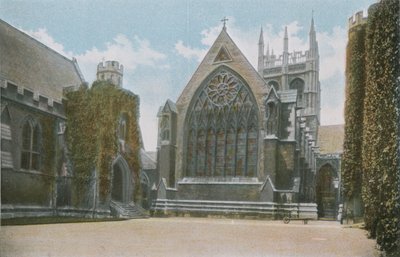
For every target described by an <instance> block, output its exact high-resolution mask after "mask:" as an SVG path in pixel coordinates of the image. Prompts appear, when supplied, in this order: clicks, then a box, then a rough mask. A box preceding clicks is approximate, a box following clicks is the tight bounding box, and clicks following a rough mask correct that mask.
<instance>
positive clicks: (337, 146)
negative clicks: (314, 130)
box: [318, 124, 344, 154]
mask: <svg viewBox="0 0 400 257" xmlns="http://www.w3.org/2000/svg"><path fill="white" fill-rule="evenodd" d="M343 140H344V125H343V124H341V125H328V126H320V127H319V130H318V145H319V147H320V149H319V151H320V153H321V154H341V153H343Z"/></svg>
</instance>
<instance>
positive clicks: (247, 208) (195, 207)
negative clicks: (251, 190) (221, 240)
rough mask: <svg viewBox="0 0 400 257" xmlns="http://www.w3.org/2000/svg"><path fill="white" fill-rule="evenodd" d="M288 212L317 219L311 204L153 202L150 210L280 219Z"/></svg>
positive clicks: (168, 213) (162, 213) (165, 213)
mask: <svg viewBox="0 0 400 257" xmlns="http://www.w3.org/2000/svg"><path fill="white" fill-rule="evenodd" d="M289 213H291V216H292V217H293V218H307V219H317V217H318V216H317V205H316V204H315V203H299V204H297V203H296V204H293V203H292V204H278V203H273V202H247V201H207V200H169V199H157V200H156V201H155V202H154V203H153V206H152V208H151V214H152V215H153V216H194V217H215V216H219V217H228V218H257V219H259V218H262V219H282V218H283V217H284V216H287V215H289Z"/></svg>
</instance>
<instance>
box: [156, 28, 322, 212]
mask: <svg viewBox="0 0 400 257" xmlns="http://www.w3.org/2000/svg"><path fill="white" fill-rule="evenodd" d="M288 40H289V39H288V35H287V30H285V37H284V40H283V44H284V47H283V53H282V55H280V56H275V55H274V54H273V53H272V54H270V53H269V49H268V50H267V51H266V52H264V38H263V32H262V31H261V34H260V40H259V57H258V68H257V70H256V69H255V68H253V66H252V65H251V64H250V63H249V61H248V60H247V59H246V57H245V56H244V55H243V54H242V52H241V51H240V49H239V48H238V47H237V46H236V44H235V43H234V42H233V40H232V39H231V38H230V36H229V34H228V32H227V29H226V27H225V26H224V28H223V29H222V31H221V33H220V34H219V36H218V38H217V39H216V40H215V42H214V44H213V45H212V46H211V48H210V50H209V51H208V53H207V54H206V56H205V57H204V59H203V60H202V62H201V63H200V65H199V67H198V68H197V70H196V72H195V73H194V75H193V76H192V78H191V79H190V81H189V82H188V84H187V85H186V87H185V88H184V90H183V92H182V93H181V95H180V97H179V98H178V100H177V102H176V103H174V102H172V101H171V100H167V101H166V103H165V105H164V106H162V107H161V108H160V111H159V113H158V118H159V135H158V169H159V173H160V177H161V181H160V184H159V186H158V195H157V200H156V201H155V202H154V205H153V211H154V212H155V213H156V214H179V213H187V212H188V213H192V214H196V215H198V214H206V215H208V214H221V213H224V214H227V213H230V214H233V215H245V216H246V215H256V216H268V217H273V215H275V214H276V213H277V211H278V210H279V209H282V208H283V209H285V208H286V209H288V208H289V209H290V208H291V209H293V208H295V209H296V208H297V209H296V210H297V211H298V213H299V214H300V216H303V217H312V218H315V217H316V204H314V203H313V202H315V187H314V184H315V183H314V177H315V169H314V168H313V167H315V157H316V155H317V149H316V148H317V147H316V145H317V135H318V126H319V116H320V113H319V110H320V84H319V78H318V73H319V55H318V43H317V41H316V33H315V29H314V22H313V21H312V23H311V28H310V35H309V40H310V44H309V49H308V50H307V51H305V52H292V53H289V49H288Z"/></svg>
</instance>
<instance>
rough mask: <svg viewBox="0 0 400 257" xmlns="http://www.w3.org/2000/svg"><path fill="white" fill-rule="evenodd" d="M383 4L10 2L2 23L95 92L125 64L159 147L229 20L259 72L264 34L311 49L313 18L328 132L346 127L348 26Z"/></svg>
mask: <svg viewBox="0 0 400 257" xmlns="http://www.w3.org/2000/svg"><path fill="white" fill-rule="evenodd" d="M375 2H376V0H202V1H194V0H131V1H128V0H92V1H87V0H81V1H76V0H74V1H71V0H64V1H56V0H1V1H0V19H2V20H4V21H6V22H7V23H9V24H10V25H12V26H14V27H16V28H18V29H20V30H23V31H24V32H26V33H27V34H29V35H31V36H32V37H34V38H36V39H37V40H39V41H41V42H42V43H44V44H45V45H47V46H49V47H50V48H52V49H54V50H56V51H57V52H59V53H61V54H63V55H65V56H66V57H68V58H72V57H75V58H76V59H77V61H78V64H79V67H80V69H81V71H82V73H83V76H84V77H85V80H86V81H87V82H88V83H89V84H91V83H92V82H93V81H94V79H95V77H96V68H97V64H98V63H99V62H101V61H102V60H116V61H119V62H120V63H121V64H122V65H124V80H123V87H124V88H126V89H129V90H131V91H132V92H134V93H135V94H138V95H139V97H140V126H141V131H142V135H143V141H144V146H145V149H146V150H147V151H154V150H155V149H156V145H157V111H158V108H159V106H161V105H164V104H165V102H166V100H167V99H171V100H172V101H174V102H175V101H176V100H177V99H178V97H179V95H180V93H181V92H182V91H183V89H184V87H185V86H186V84H187V82H188V81H189V79H190V78H191V76H192V75H193V73H194V72H195V70H196V68H197V66H198V65H199V63H200V62H201V60H202V58H203V57H204V56H205V54H206V53H207V51H208V50H209V48H210V46H211V45H212V43H213V42H214V40H215V39H216V37H217V36H218V34H219V33H220V31H221V29H222V22H221V19H223V18H224V17H227V18H228V21H227V23H226V27H227V31H228V34H229V35H230V36H231V38H232V39H233V41H234V42H235V43H236V45H237V46H238V47H239V48H240V50H241V51H242V52H243V53H244V55H245V56H246V57H247V59H248V60H249V61H250V63H251V64H252V65H253V66H254V67H255V68H256V65H257V54H258V53H257V51H258V47H257V44H258V39H259V35H260V29H261V27H262V28H263V31H264V42H265V44H269V47H270V49H273V50H274V53H275V54H280V53H281V52H282V48H283V35H284V28H285V26H287V28H288V34H289V51H290V52H292V51H305V50H307V49H308V32H309V29H310V22H311V17H312V16H313V17H314V21H315V29H316V31H317V41H318V44H319V54H320V74H319V75H320V83H321V124H322V125H332V124H341V123H344V118H343V109H344V90H345V87H344V85H345V77H344V71H345V52H346V44H347V27H348V26H347V24H348V18H349V17H351V16H352V15H353V14H354V13H355V12H358V11H364V12H366V10H367V8H368V6H370V5H371V4H373V3H375Z"/></svg>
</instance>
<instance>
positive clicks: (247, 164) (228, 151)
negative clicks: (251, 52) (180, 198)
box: [185, 69, 259, 177]
mask: <svg viewBox="0 0 400 257" xmlns="http://www.w3.org/2000/svg"><path fill="white" fill-rule="evenodd" d="M185 126H186V127H185V128H186V129H185V131H187V135H186V142H187V145H186V150H187V151H186V152H185V154H186V175H187V176H189V177H244V176H246V177H253V176H257V160H258V131H259V128H258V108H257V104H256V101H255V99H254V96H253V95H252V93H251V92H250V89H249V88H248V86H247V85H246V84H245V83H244V82H243V81H242V80H241V79H239V78H238V77H237V76H235V75H234V74H233V73H232V72H230V71H228V70H227V69H222V70H220V71H219V72H217V73H215V74H214V75H212V76H211V77H210V78H209V79H208V80H206V81H205V83H204V84H203V85H202V86H201V87H200V88H199V89H198V91H197V93H196V95H195V97H194V98H193V99H192V103H191V105H190V108H189V110H188V119H187V121H186V125H185Z"/></svg>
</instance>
